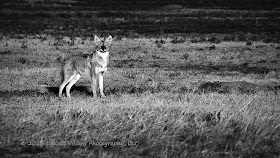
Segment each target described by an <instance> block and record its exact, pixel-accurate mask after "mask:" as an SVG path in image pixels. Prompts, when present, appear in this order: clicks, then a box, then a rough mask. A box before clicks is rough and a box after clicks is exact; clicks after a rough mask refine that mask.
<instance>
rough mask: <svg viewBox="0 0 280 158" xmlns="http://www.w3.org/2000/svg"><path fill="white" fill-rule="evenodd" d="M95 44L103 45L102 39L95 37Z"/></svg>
mask: <svg viewBox="0 0 280 158" xmlns="http://www.w3.org/2000/svg"><path fill="white" fill-rule="evenodd" d="M94 43H95V44H96V45H102V41H101V39H100V38H98V37H97V36H96V35H94Z"/></svg>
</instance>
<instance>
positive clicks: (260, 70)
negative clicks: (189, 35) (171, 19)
mask: <svg viewBox="0 0 280 158" xmlns="http://www.w3.org/2000/svg"><path fill="white" fill-rule="evenodd" d="M110 64H111V66H112V67H117V68H133V67H137V68H145V67H153V68H155V67H157V68H167V69H168V68H170V69H173V70H174V69H177V70H186V71H188V70H198V71H203V72H204V73H206V74H209V73H211V72H233V71H235V72H240V73H243V74H250V73H254V74H268V73H269V72H270V71H276V72H278V71H279V70H278V69H273V68H267V67H260V66H250V65H249V63H244V64H240V65H233V64H231V65H201V64H182V63H174V62H170V61H167V60H164V61H162V60H154V61H146V60H141V59H128V60H115V61H112V62H111V63H110Z"/></svg>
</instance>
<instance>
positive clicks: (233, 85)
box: [195, 81, 280, 94]
mask: <svg viewBox="0 0 280 158" xmlns="http://www.w3.org/2000/svg"><path fill="white" fill-rule="evenodd" d="M259 91H264V92H269V91H271V92H274V93H277V92H279V91H280V85H257V84H253V83H248V82H245V81H238V82H219V81H217V82H205V83H202V84H200V85H199V86H198V89H197V90H196V91H195V92H198V93H212V92H218V93H223V94H225V93H241V94H253V93H256V92H259Z"/></svg>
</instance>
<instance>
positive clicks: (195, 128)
mask: <svg viewBox="0 0 280 158" xmlns="http://www.w3.org/2000/svg"><path fill="white" fill-rule="evenodd" d="M68 13H69V12H57V11H49V12H47V11H44V12H39V13H38V12H36V11H34V12H27V11H19V10H17V11H13V12H10V11H7V10H4V11H3V10H2V13H1V15H0V16H1V20H0V21H1V23H0V25H1V27H0V30H1V39H0V65H1V67H0V78H1V82H0V109H1V110H0V155H1V156H2V157H104V158H105V157H106V158H107V157H213V158H214V157H279V156H280V150H279V149H280V106H279V105H280V94H279V90H280V83H279V78H280V72H279V67H280V51H279V50H280V44H279V36H278V35H279V32H280V31H279V28H280V27H279V18H278V17H277V15H278V14H279V12H277V11H275V12H268V11H246V10H243V11H237V10H235V11H233V10H211V9H210V10H207V9H206V10H205V9H203V10H201V9H190V10H184V9H183V10H180V11H174V12H170V13H168V14H167V13H166V11H162V10H160V11H154V12H151V11H149V12H148V11H147V12H140V11H137V12H129V13H127V12H82V11H79V12H73V14H68ZM121 13H122V14H121ZM219 13H223V14H219ZM237 13H238V14H237ZM163 15H164V16H163ZM222 15H223V16H222ZM237 16H239V17H237ZM54 17H55V18H54ZM147 17H149V18H147ZM246 18H247V19H246ZM178 19H179V20H178ZM250 19H251V20H250ZM155 21H156V22H155ZM172 22H175V23H173V25H172ZM228 22H230V23H229V24H228ZM179 23H181V24H180V25H179ZM242 23H245V24H248V23H251V25H249V26H250V27H249V26H247V27H246V28H244V27H241V26H240V25H241V24H242ZM39 24H40V25H39ZM95 24H96V25H95ZM104 24H106V26H104ZM138 24H139V25H138ZM140 24H141V25H140ZM187 24H190V25H187ZM231 24H232V25H231ZM245 24H244V25H243V24H242V26H245ZM256 24H258V25H256ZM103 26H104V27H103ZM159 26H160V27H159ZM181 26H185V27H184V28H182V27H181ZM223 26H224V27H223ZM89 27H90V28H89ZM218 28H221V29H222V28H223V30H219V29H218ZM149 30H151V32H149ZM168 30H170V31H168ZM250 30H252V32H250ZM272 31H275V32H272ZM94 34H97V35H99V34H113V35H114V39H113V45H112V48H111V54H110V55H111V56H110V63H109V69H108V73H107V74H105V77H104V84H105V85H104V88H105V90H104V91H105V94H106V96H107V97H105V98H98V99H93V98H92V97H91V96H92V93H91V88H90V83H89V81H87V80H81V81H79V82H78V83H77V85H76V86H74V87H73V89H72V91H71V94H72V98H71V100H70V99H67V98H62V99H60V98H58V86H59V84H60V82H61V78H60V66H61V62H62V61H63V59H65V58H67V57H69V56H71V55H77V54H88V53H91V52H92V51H93V49H94V42H93V38H92V37H93V35H94Z"/></svg>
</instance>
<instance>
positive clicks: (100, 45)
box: [94, 35, 112, 54]
mask: <svg viewBox="0 0 280 158" xmlns="http://www.w3.org/2000/svg"><path fill="white" fill-rule="evenodd" d="M94 42H95V44H96V49H95V50H96V52H97V53H98V54H99V53H106V52H109V47H110V45H111V43H112V36H111V35H110V36H109V37H107V38H105V37H104V40H101V39H100V38H98V37H97V36H96V35H95V36H94Z"/></svg>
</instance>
